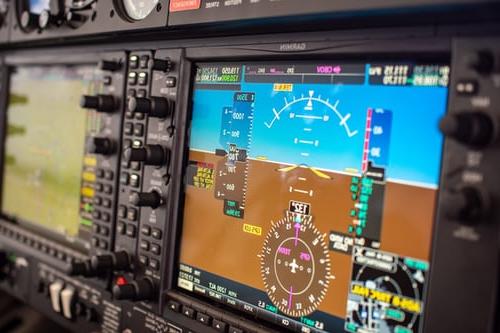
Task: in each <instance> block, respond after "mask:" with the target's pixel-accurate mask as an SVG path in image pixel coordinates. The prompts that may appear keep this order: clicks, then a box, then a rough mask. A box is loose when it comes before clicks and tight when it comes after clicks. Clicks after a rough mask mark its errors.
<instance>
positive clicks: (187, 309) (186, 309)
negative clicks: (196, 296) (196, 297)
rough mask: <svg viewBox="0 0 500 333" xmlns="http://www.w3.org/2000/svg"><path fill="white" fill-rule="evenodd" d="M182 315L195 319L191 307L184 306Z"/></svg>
mask: <svg viewBox="0 0 500 333" xmlns="http://www.w3.org/2000/svg"><path fill="white" fill-rule="evenodd" d="M182 314H183V315H185V316H186V317H188V318H194V310H193V309H191V308H190V307H187V306H183V307H182Z"/></svg>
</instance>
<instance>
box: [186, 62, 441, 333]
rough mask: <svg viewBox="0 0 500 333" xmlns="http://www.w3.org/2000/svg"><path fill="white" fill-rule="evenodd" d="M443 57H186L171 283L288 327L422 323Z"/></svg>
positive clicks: (396, 328) (380, 327)
mask: <svg viewBox="0 0 500 333" xmlns="http://www.w3.org/2000/svg"><path fill="white" fill-rule="evenodd" d="M449 72H450V69H449V67H448V66H446V65H442V64H429V63H415V62H395V63H337V62H317V63H303V62H301V63H206V64H205V63H202V64H198V67H197V72H196V77H195V83H194V93H193V115H192V123H191V137H190V146H189V149H190V150H189V164H188V166H187V170H186V183H187V184H186V197H185V209H184V218H183V234H182V244H181V250H180V264H179V265H180V267H179V277H178V280H177V284H178V287H180V288H182V289H184V290H188V291H189V292H192V293H194V294H199V295H200V296H202V297H209V298H212V299H213V300H215V301H217V302H222V303H225V304H227V305H229V306H232V307H235V308H236V309H238V310H241V311H246V312H249V313H250V314H253V315H255V316H257V317H259V318H262V319H264V320H268V321H270V322H273V323H275V324H278V325H282V326H285V327H288V328H290V329H291V330H292V331H301V332H316V331H318V332H341V331H347V332H399V333H403V332H404V333H410V332H420V331H421V330H422V318H423V309H424V304H425V290H426V284H427V281H428V273H429V265H430V264H429V262H430V256H431V254H430V250H431V239H432V229H433V220H434V210H435V201H436V195H437V189H438V184H439V173H440V159H441V152H442V142H443V138H442V136H441V135H440V133H439V131H438V128H437V124H438V121H439V119H440V117H442V116H443V115H444V113H445V112H446V103H447V92H448V88H447V86H448V80H449Z"/></svg>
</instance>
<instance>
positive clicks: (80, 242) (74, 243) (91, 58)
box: [0, 53, 99, 254]
mask: <svg viewBox="0 0 500 333" xmlns="http://www.w3.org/2000/svg"><path fill="white" fill-rule="evenodd" d="M98 62H99V55H98V54H97V53H93V54H77V55H67V56H66V57H64V58H63V59H62V58H61V57H58V56H56V55H54V56H49V55H45V56H37V55H34V56H28V57H16V58H13V59H9V60H8V61H6V62H5V67H4V68H7V69H8V73H7V74H6V76H7V79H6V80H8V82H10V76H11V74H12V70H13V68H17V67H34V66H40V67H44V66H46V67H51V66H54V67H55V66H97V63H98ZM9 94H10V86H9V89H8V90H7V91H6V94H5V97H4V98H5V104H4V108H3V110H4V112H3V113H2V114H1V116H0V117H1V131H2V132H1V137H2V142H1V150H0V154H1V156H0V163H1V165H0V188H3V177H4V170H3V167H4V163H3V162H4V158H5V139H6V126H7V114H8V112H9V111H8V105H7V104H8V96H9ZM83 149H84V147H82V154H83ZM2 196H3V193H2V191H1V190H0V201H1V199H2ZM0 223H14V224H16V225H18V226H19V227H21V228H22V229H24V230H26V231H27V232H30V231H31V232H34V233H36V234H38V235H41V236H43V237H45V238H47V239H49V240H52V241H54V242H56V243H58V244H60V245H62V246H66V247H68V248H71V249H72V250H76V251H78V252H80V253H82V254H87V253H89V250H90V240H84V239H81V238H79V237H74V238H72V239H71V240H70V239H68V237H65V236H64V235H61V234H58V233H55V232H52V231H51V230H50V229H48V228H46V227H43V226H41V225H38V224H36V223H33V222H30V221H25V220H23V219H13V218H12V217H10V216H9V214H7V213H4V212H3V209H2V207H0Z"/></svg>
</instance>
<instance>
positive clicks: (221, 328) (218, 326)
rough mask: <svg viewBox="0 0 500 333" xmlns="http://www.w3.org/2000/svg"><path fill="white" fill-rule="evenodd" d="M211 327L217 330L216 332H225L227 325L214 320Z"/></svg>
mask: <svg viewBox="0 0 500 333" xmlns="http://www.w3.org/2000/svg"><path fill="white" fill-rule="evenodd" d="M212 327H213V328H215V329H216V330H217V332H224V333H225V332H226V330H227V324H226V323H225V322H223V321H220V320H217V319H214V320H213V321H212Z"/></svg>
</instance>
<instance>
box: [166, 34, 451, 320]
mask: <svg viewBox="0 0 500 333" xmlns="http://www.w3.org/2000/svg"><path fill="white" fill-rule="evenodd" d="M438 40H439V39H438ZM396 41H397V42H396ZM402 44H405V45H404V47H402ZM294 48H295V50H294ZM401 49H404V50H405V51H404V52H401ZM284 50H285V51H284ZM289 50H291V51H289ZM450 55H451V50H450V45H449V40H446V39H444V40H440V41H439V42H436V40H435V39H434V38H431V39H427V38H425V37H424V38H422V39H421V40H418V39H417V41H415V40H411V41H407V42H401V40H398V39H397V38H396V39H395V40H391V39H390V38H389V39H384V38H382V40H373V41H370V40H359V41H357V42H344V41H338V42H332V41H323V42H321V41H317V42H315V41H313V42H310V41H308V40H304V42H303V45H301V42H297V41H294V43H291V44H288V43H269V44H254V45H235V46H234V47H230V46H222V47H207V48H204V47H201V48H188V49H186V62H187V63H188V64H189V68H190V75H191V76H190V78H191V80H190V84H189V86H187V85H184V88H187V89H189V90H188V91H183V92H182V95H183V97H184V99H183V104H184V105H185V106H186V107H185V108H184V109H183V111H184V113H185V118H184V119H182V121H181V122H184V123H185V124H186V128H185V131H186V132H185V133H183V136H182V138H177V139H178V140H177V145H176V146H181V145H182V146H183V151H179V154H178V156H182V159H181V160H178V161H177V163H178V164H177V165H176V166H175V168H176V170H177V171H178V172H179V170H180V173H179V174H176V177H175V179H177V180H178V181H180V182H181V183H182V184H181V185H180V187H179V184H177V185H176V186H175V188H176V189H177V188H178V191H177V193H178V194H175V193H174V194H175V195H174V197H175V199H174V200H175V203H174V204H173V205H172V207H177V208H176V209H175V213H174V214H175V217H174V219H173V220H172V221H173V222H174V223H171V224H170V227H171V228H172V229H171V232H170V236H171V239H170V244H171V245H172V246H174V247H173V248H172V249H171V251H169V253H170V254H171V255H170V260H171V264H170V265H167V266H165V267H171V269H172V271H171V272H170V274H168V275H169V281H168V284H167V286H168V289H167V290H168V291H169V292H171V293H179V294H181V295H186V296H188V297H192V298H194V299H197V300H199V301H201V302H203V303H207V302H208V303H210V301H209V300H208V299H206V298H203V297H200V296H198V295H196V294H195V293H189V292H187V291H185V290H183V289H181V288H179V287H177V285H176V278H177V276H178V274H179V260H178V258H179V255H180V250H181V248H180V247H181V242H180V239H181V237H182V223H183V222H182V219H183V213H184V196H185V194H184V188H185V177H184V172H185V170H186V166H187V162H188V153H189V147H188V143H189V137H190V121H191V113H192V93H193V84H194V79H193V77H194V74H195V73H194V71H195V66H196V63H204V62H210V63H231V62H233V63H235V62H236V63H249V62H252V61H255V62H266V61H281V62H283V61H286V62H288V61H290V62H293V61H297V60H310V61H318V60H319V61H321V60H326V59H328V60H332V59H334V60H341V61H342V60H343V61H353V60H354V61H355V60H359V61H374V60H375V61H377V60H378V61H380V60H383V61H390V60H396V61H401V60H403V61H404V60H406V59H411V61H416V62H418V61H424V62H425V61H427V62H428V61H431V60H434V61H436V62H438V63H447V64H450V63H451V59H450V58H451V56H450ZM388 57H389V58H388ZM186 98H187V100H186ZM178 114H179V112H178ZM178 121H179V120H178ZM178 136H180V134H179V133H178ZM179 139H180V140H179ZM177 149H179V147H177ZM441 168H442V165H440V170H439V171H440V174H441ZM440 188H441V178H440V186H439V187H438V191H439V189H440ZM437 208H438V207H437V199H436V204H435V206H434V207H433V210H434V224H433V230H432V235H434V234H435V230H436V225H437V223H438V220H437ZM433 237H434V236H433ZM430 253H431V256H432V253H433V244H432V245H431V249H430ZM430 261H431V262H432V258H431V259H430ZM431 269H432V267H431ZM429 274H430V273H429ZM424 299H426V300H428V294H427V292H426V295H425V298H424ZM212 304H215V307H217V308H221V309H223V310H224V311H227V312H229V313H233V314H234V315H237V316H238V315H239V316H247V317H248V315H247V314H245V313H243V312H241V311H238V310H235V309H233V308H230V307H229V306H226V305H224V304H223V303H215V302H212ZM425 314H426V313H425V312H424V314H423V315H422V316H423V317H425ZM250 318H251V317H250ZM424 321H425V319H424ZM269 325H272V324H271V323H269Z"/></svg>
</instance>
